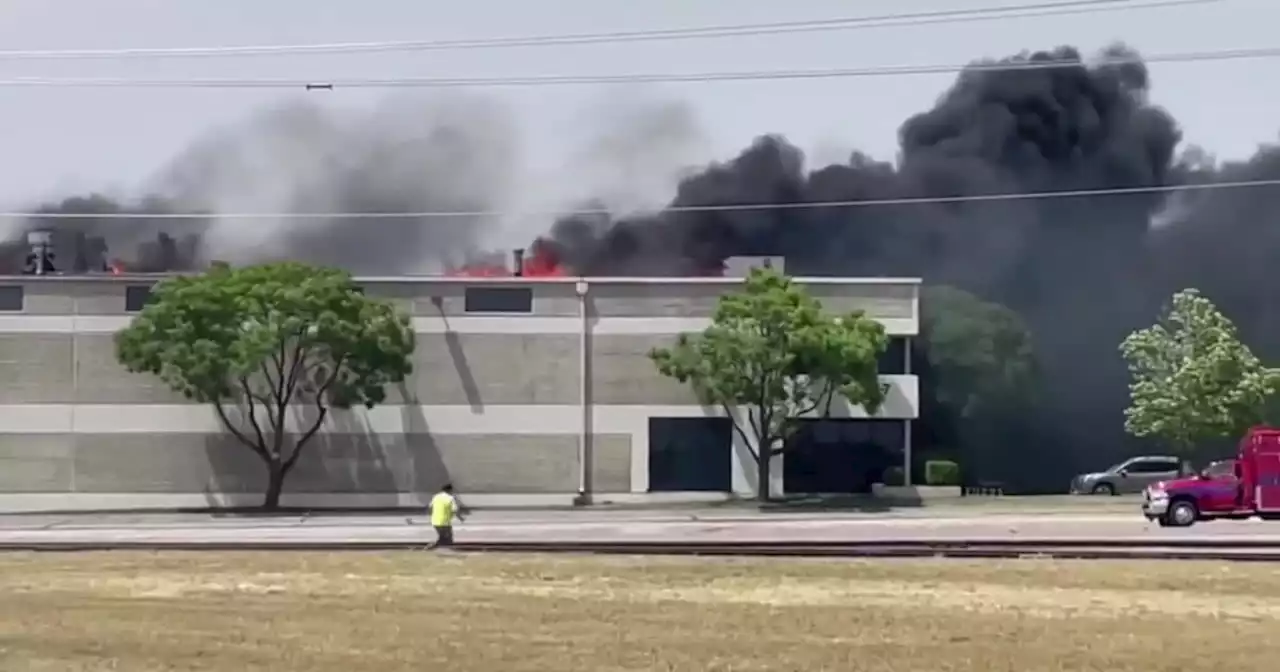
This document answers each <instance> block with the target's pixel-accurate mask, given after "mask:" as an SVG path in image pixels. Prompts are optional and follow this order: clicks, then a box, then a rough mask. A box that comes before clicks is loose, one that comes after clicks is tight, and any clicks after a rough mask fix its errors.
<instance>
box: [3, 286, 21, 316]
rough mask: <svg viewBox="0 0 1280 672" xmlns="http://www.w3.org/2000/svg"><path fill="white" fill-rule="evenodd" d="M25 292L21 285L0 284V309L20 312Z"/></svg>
mask: <svg viewBox="0 0 1280 672" xmlns="http://www.w3.org/2000/svg"><path fill="white" fill-rule="evenodd" d="M24 296H25V292H23V289H22V285H4V286H0V311H5V312H13V313H20V312H22V303H23V298H24Z"/></svg>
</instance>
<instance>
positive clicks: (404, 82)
mask: <svg viewBox="0 0 1280 672" xmlns="http://www.w3.org/2000/svg"><path fill="white" fill-rule="evenodd" d="M1277 56H1280V47H1260V48H1254V49H1226V50H1218V51H1188V52H1174V53H1167V54H1153V55H1149V56H1141V55H1133V56H1129V55H1123V54H1111V55H1105V56H1100V57H1097V58H1092V59H1088V60H1078V59H1074V58H1070V59H1048V58H1046V59H1041V60H1025V61H1012V62H976V63H966V64H958V63H948V64H935V65H888V66H873V67H866V68H825V69H813V70H747V71H739V72H700V73H633V74H620V75H537V76H528V77H489V78H484V77H397V78H355V79H345V80H343V79H337V80H307V79H118V78H37V77H26V78H15V79H0V88H4V87H33V88H141V89H305V90H334V89H339V88H350V89H389V88H390V89H395V88H399V89H443V88H462V87H465V88H498V87H536V86H573V85H584V84H653V83H691V82H696V83H707V82H733V81H765V80H803V79H844V78H858V77H904V76H911V75H936V74H948V73H957V72H1012V71H1020V70H1056V69H1061V68H1076V67H1081V66H1085V67H1099V66H1114V65H1127V64H1143V63H1147V64H1150V63H1202V62H1217V61H1235V60H1248V59H1263V58H1276V57H1277Z"/></svg>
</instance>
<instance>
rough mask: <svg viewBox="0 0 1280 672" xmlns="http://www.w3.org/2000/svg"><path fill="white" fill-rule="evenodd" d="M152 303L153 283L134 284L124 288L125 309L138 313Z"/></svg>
mask: <svg viewBox="0 0 1280 672" xmlns="http://www.w3.org/2000/svg"><path fill="white" fill-rule="evenodd" d="M148 303H151V285H134V286H132V287H125V288H124V309H125V310H127V311H129V312H131V313H136V312H138V311H139V310H142V309H143V308H144V307H145V306H146V305H147V304H148Z"/></svg>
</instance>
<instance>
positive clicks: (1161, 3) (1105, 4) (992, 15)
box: [0, 0, 1224, 60]
mask: <svg viewBox="0 0 1280 672" xmlns="http://www.w3.org/2000/svg"><path fill="white" fill-rule="evenodd" d="M1223 1H1224V0H1153V1H1151V2H1138V1H1135V0H1059V1H1057V2H1042V3H1036V4H1025V5H1012V6H1003V7H979V8H970V9H954V10H934V11H926V12H911V13H892V14H881V15H875V16H858V17H844V18H835V19H817V20H809V21H782V22H773V23H752V24H736V25H720V26H704V27H699V28H668V29H657V30H637V31H618V32H604V33H576V34H564V35H535V36H524V37H497V38H476V39H460V40H400V41H379V42H335V43H322V44H282V45H257V46H243V47H234V46H219V47H178V48H163V47H161V48H134V49H63V50H8V51H0V60H84V59H133V58H209V57H241V56H275V55H313V54H356V53H380V52H398V51H446V50H464V49H500V48H511V47H544V46H568V45H581V44H600V43H617V42H652V41H665V40H690V39H708V38H722V37H743V36H752V35H776V34H784V33H811V32H828V31H843V30H860V29H866V28H885V27H895V26H919V25H929V24H937V23H969V22H976V21H993V20H1000V19H1010V18H1028V17H1040V16H1062V15H1070V14H1084V13H1097V12H1113V11H1126V10H1139V9H1154V8H1162V7H1176V6H1184V5H1202V4H1214V3H1218V2H1223Z"/></svg>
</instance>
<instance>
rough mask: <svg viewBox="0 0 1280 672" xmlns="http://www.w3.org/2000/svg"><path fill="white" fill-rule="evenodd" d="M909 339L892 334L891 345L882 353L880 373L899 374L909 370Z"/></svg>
mask: <svg viewBox="0 0 1280 672" xmlns="http://www.w3.org/2000/svg"><path fill="white" fill-rule="evenodd" d="M906 356H907V339H905V338H902V337H901V336H890V337H889V347H888V348H886V349H885V351H884V352H883V353H881V355H880V366H879V370H880V373H881V374H883V375H889V376H892V375H898V374H903V373H906V372H907V366H906V364H907V362H906Z"/></svg>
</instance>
